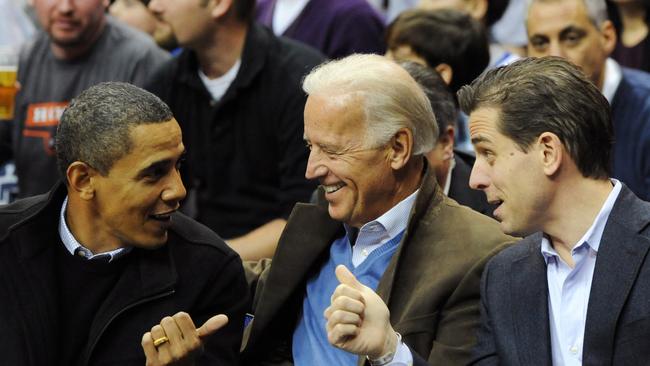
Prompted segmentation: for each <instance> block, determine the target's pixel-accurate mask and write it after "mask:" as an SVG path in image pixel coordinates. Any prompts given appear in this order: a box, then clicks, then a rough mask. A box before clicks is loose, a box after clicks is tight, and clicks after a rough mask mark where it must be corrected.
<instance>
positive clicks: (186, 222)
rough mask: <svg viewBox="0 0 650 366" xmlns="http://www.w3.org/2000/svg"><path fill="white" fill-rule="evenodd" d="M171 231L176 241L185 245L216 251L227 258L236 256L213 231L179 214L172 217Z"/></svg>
mask: <svg viewBox="0 0 650 366" xmlns="http://www.w3.org/2000/svg"><path fill="white" fill-rule="evenodd" d="M171 231H172V232H173V234H174V235H175V236H176V239H177V241H178V242H181V243H183V244H185V245H190V246H193V247H196V248H200V249H202V250H208V251H216V252H218V253H220V254H222V255H224V256H227V257H229V256H233V255H237V254H236V253H235V252H234V251H233V250H232V249H231V248H230V247H229V246H228V244H226V242H225V241H224V240H223V239H221V237H219V235H217V234H216V233H215V232H214V231H212V230H210V229H209V228H208V227H207V226H205V225H203V224H201V223H199V222H198V221H195V220H194V219H192V218H190V217H188V216H186V215H184V214H182V213H180V212H176V213H175V214H174V215H173V217H172V227H171Z"/></svg>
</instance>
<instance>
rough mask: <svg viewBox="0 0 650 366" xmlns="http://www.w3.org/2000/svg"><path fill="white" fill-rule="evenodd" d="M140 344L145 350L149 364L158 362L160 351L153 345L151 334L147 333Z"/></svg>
mask: <svg viewBox="0 0 650 366" xmlns="http://www.w3.org/2000/svg"><path fill="white" fill-rule="evenodd" d="M140 344H141V345H142V349H143V350H144V356H145V357H146V358H147V361H148V362H147V364H151V363H152V362H154V361H157V360H158V351H157V350H156V347H154V345H153V338H152V336H151V332H147V333H145V334H144V335H143V336H142V342H141V343H140Z"/></svg>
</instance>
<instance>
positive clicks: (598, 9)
mask: <svg viewBox="0 0 650 366" xmlns="http://www.w3.org/2000/svg"><path fill="white" fill-rule="evenodd" d="M561 1H563V0H526V3H527V6H526V9H527V10H526V24H528V14H529V13H530V7H531V5H533V3H547V2H561ZM582 3H583V4H584V5H585V8H586V9H587V17H588V18H589V20H590V21H591V23H592V24H593V25H594V26H595V27H596V29H598V30H600V26H601V25H602V24H603V23H604V22H605V21H607V20H609V15H608V14H607V4H606V3H605V0H582Z"/></svg>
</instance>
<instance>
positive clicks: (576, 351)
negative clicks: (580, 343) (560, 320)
mask: <svg viewBox="0 0 650 366" xmlns="http://www.w3.org/2000/svg"><path fill="white" fill-rule="evenodd" d="M570 351H571V353H573V354H574V355H575V354H576V353H578V347H576V346H573V347H571V349H570Z"/></svg>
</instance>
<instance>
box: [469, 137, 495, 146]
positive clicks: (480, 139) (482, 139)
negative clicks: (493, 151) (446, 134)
mask: <svg viewBox="0 0 650 366" xmlns="http://www.w3.org/2000/svg"><path fill="white" fill-rule="evenodd" d="M481 142H492V141H491V140H490V139H489V138H487V137H485V136H483V135H478V136H476V137H472V145H476V144H480V143H481Z"/></svg>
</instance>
